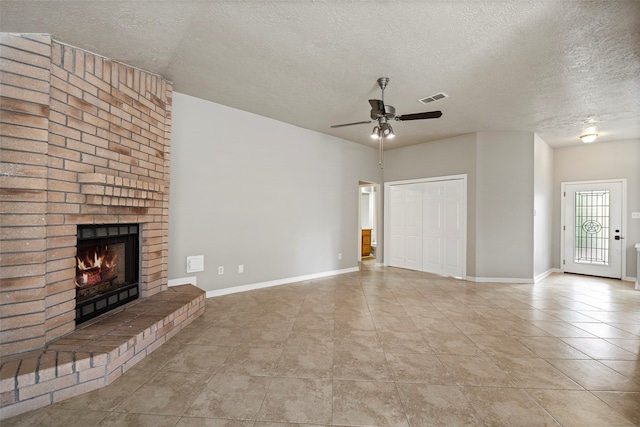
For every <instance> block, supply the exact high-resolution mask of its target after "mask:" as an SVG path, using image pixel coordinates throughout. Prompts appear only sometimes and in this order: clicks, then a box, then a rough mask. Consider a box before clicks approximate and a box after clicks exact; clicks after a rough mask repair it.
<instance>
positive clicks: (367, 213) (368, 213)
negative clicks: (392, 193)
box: [358, 181, 380, 265]
mask: <svg viewBox="0 0 640 427" xmlns="http://www.w3.org/2000/svg"><path fill="white" fill-rule="evenodd" d="M379 196H380V185H379V184H377V183H375V182H367V181H360V183H359V191H358V197H359V203H358V206H359V209H358V212H359V215H358V223H359V227H358V230H359V231H360V233H359V236H358V254H359V255H358V256H359V259H360V261H362V262H364V263H367V264H371V265H375V263H376V258H377V254H378V235H379V234H378V218H379V214H378V205H379Z"/></svg>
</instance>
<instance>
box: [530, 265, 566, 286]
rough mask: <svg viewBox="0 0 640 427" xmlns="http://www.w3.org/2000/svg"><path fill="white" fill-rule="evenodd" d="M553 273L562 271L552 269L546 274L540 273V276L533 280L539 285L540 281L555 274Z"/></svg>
mask: <svg viewBox="0 0 640 427" xmlns="http://www.w3.org/2000/svg"><path fill="white" fill-rule="evenodd" d="M553 273H560V269H559V268H550V269H548V270H547V271H545V272H544V273H540V274H538V275H537V276H536V277H535V278H534V279H533V280H534V282H535V283H538V282H539V281H540V280H542V279H544V278H545V277H547V276H549V275H551V274H553Z"/></svg>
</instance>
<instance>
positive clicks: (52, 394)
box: [0, 285, 205, 419]
mask: <svg viewBox="0 0 640 427" xmlns="http://www.w3.org/2000/svg"><path fill="white" fill-rule="evenodd" d="M204 309H205V292H204V291H203V290H202V289H199V288H197V287H195V286H193V285H180V286H174V287H170V288H169V289H168V290H166V291H163V292H160V293H158V294H155V295H153V296H152V297H150V298H147V299H139V300H136V301H133V302H131V303H129V304H127V305H125V306H124V307H121V308H119V309H116V310H113V311H111V312H109V313H106V314H104V315H102V316H100V317H97V318H95V319H93V320H91V321H89V322H86V323H84V324H82V325H80V326H79V327H78V328H77V329H76V330H75V331H74V332H71V333H70V334H67V335H65V336H63V337H60V338H58V339H56V340H53V341H51V342H50V343H49V344H48V345H47V346H46V347H45V348H44V349H43V350H41V351H31V352H28V353H23V354H19V355H15V356H10V357H7V358H4V359H2V360H0V363H1V364H0V419H6V418H9V417H13V416H15V415H19V414H21V413H23V412H27V411H30V410H33V409H37V408H40V407H43V406H46V405H49V404H51V403H54V402H59V401H61V400H64V399H68V398H70V397H73V396H77V395H80V394H83V393H87V392H89V391H92V390H95V389H98V388H100V387H104V386H106V385H108V384H111V383H112V382H113V381H114V380H116V379H117V378H119V377H120V375H122V373H124V372H125V371H126V370H127V369H129V368H131V367H132V366H133V365H135V364H136V363H138V362H139V361H141V360H142V359H144V357H145V356H146V355H148V354H149V353H151V352H152V351H153V350H155V349H156V348H158V347H160V345H162V344H163V343H164V342H165V341H166V340H168V339H169V338H171V337H172V336H174V335H175V334H177V333H178V332H179V331H180V330H181V329H182V328H184V327H185V326H187V325H188V324H189V323H191V322H192V321H193V320H194V319H196V318H197V317H198V316H200V315H201V314H202V313H204Z"/></svg>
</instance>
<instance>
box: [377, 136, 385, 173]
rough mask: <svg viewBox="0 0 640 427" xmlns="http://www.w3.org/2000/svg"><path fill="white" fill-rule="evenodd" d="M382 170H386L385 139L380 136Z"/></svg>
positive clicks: (380, 163) (379, 162)
mask: <svg viewBox="0 0 640 427" xmlns="http://www.w3.org/2000/svg"><path fill="white" fill-rule="evenodd" d="M378 164H379V165H380V169H384V138H383V137H382V136H380V160H379V161H378Z"/></svg>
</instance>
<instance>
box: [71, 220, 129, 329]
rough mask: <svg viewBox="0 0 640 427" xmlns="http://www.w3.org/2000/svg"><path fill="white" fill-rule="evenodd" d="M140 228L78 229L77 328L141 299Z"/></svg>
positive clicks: (117, 226)
mask: <svg viewBox="0 0 640 427" xmlns="http://www.w3.org/2000/svg"><path fill="white" fill-rule="evenodd" d="M138 228H139V226H138V224H125V225H122V224H116V225H83V226H78V243H77V248H76V249H77V252H76V254H77V255H76V278H75V282H76V324H79V323H82V322H84V321H87V320H89V319H92V318H94V317H96V316H99V315H100V314H102V313H106V312H107V311H109V310H112V309H114V308H116V307H118V306H121V305H123V304H125V303H127V302H129V301H133V300H135V299H136V298H138V273H139V269H138V266H139V257H140V255H139V241H138Z"/></svg>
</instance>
